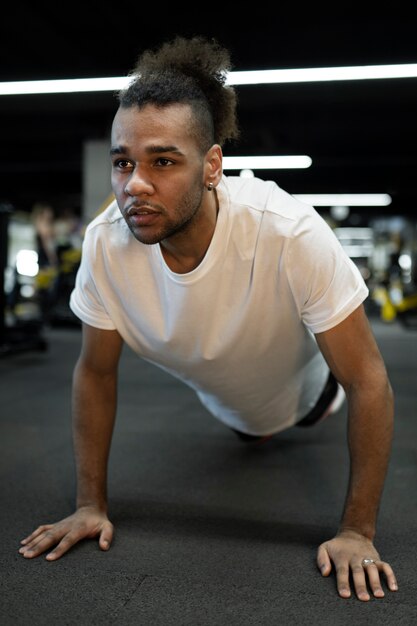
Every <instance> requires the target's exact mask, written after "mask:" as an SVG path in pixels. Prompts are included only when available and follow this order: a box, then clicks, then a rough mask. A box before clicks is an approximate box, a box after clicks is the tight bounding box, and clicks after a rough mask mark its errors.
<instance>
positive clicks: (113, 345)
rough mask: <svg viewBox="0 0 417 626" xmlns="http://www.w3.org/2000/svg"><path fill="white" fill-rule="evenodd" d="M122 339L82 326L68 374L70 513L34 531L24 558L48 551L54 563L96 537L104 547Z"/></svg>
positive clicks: (23, 551)
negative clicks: (73, 486) (73, 498)
mask: <svg viewBox="0 0 417 626" xmlns="http://www.w3.org/2000/svg"><path fill="white" fill-rule="evenodd" d="M122 345H123V343H122V339H121V337H120V335H119V334H118V333H117V332H116V331H108V330H99V329H97V328H93V327H91V326H87V325H86V324H84V325H83V342H82V349H81V354H80V357H79V359H78V361H77V364H76V366H75V369H74V376H73V392H72V404H73V406H72V414H73V439H74V452H75V462H76V471H77V505H76V511H75V513H73V514H72V515H70V516H69V517H67V518H65V519H63V520H61V521H60V522H57V523H55V524H46V525H42V526H39V527H38V528H37V529H36V530H35V531H34V532H33V533H32V534H31V535H29V536H28V537H26V539H24V540H23V541H22V544H23V545H22V548H21V549H20V550H19V552H20V553H21V554H22V555H23V556H24V557H26V558H33V557H35V556H38V555H39V554H41V553H43V552H45V551H46V550H49V549H50V548H51V547H54V546H55V547H54V549H53V550H52V551H51V552H49V554H48V555H47V557H46V558H47V559H48V560H55V559H58V558H59V557H60V556H62V555H63V554H64V553H65V552H67V551H68V550H69V549H70V548H71V547H72V546H73V545H74V544H75V543H77V542H78V541H80V540H81V539H85V538H93V537H96V536H99V545H100V547H101V548H102V549H103V550H107V549H108V548H109V547H110V543H111V540H112V537H113V526H112V524H111V522H110V521H109V519H108V517H107V463H108V457H109V452H110V445H111V439H112V434H113V426H114V420H115V415H116V404H117V370H118V363H119V359H120V354H121V350H122Z"/></svg>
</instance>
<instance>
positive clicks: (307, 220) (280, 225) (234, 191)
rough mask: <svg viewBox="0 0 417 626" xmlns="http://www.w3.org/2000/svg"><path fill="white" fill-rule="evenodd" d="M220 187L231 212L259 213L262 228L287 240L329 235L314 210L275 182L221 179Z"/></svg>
mask: <svg viewBox="0 0 417 626" xmlns="http://www.w3.org/2000/svg"><path fill="white" fill-rule="evenodd" d="M222 185H223V186H224V189H225V190H226V192H227V194H228V197H229V203H230V207H231V209H232V210H233V209H235V210H236V211H238V212H241V211H242V210H243V209H244V208H246V210H247V211H250V212H258V213H261V214H262V220H263V221H264V223H265V224H267V225H268V226H269V227H271V228H272V229H273V230H276V229H278V231H279V232H280V233H281V234H283V235H286V236H288V237H290V238H292V237H297V236H299V235H302V234H306V233H307V232H311V231H313V232H314V231H317V230H318V231H321V232H323V231H324V233H328V232H330V231H331V229H330V227H329V226H328V224H327V223H326V222H325V220H324V219H323V218H322V217H321V216H320V215H319V214H318V213H317V211H316V210H315V209H314V207H313V206H311V205H309V204H306V203H305V202H301V201H300V200H298V199H297V198H295V197H294V196H293V195H291V194H290V193H288V192H287V191H285V190H284V189H282V188H281V187H279V186H278V185H277V183H276V182H274V181H271V180H262V179H260V178H256V177H252V178H244V177H240V176H230V177H229V176H224V177H223V180H222Z"/></svg>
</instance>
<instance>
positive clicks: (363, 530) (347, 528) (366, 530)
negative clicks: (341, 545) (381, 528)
mask: <svg viewBox="0 0 417 626" xmlns="http://www.w3.org/2000/svg"><path fill="white" fill-rule="evenodd" d="M337 534H338V536H340V535H344V536H349V535H350V536H358V535H359V536H360V537H365V538H366V539H369V541H371V542H373V540H374V537H375V529H374V528H371V527H363V526H355V525H349V524H341V525H340V526H339V529H338V531H337Z"/></svg>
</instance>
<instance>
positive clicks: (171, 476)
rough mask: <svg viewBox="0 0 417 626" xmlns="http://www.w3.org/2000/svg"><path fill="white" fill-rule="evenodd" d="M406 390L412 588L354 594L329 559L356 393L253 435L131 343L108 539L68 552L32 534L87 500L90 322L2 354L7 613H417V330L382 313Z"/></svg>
mask: <svg viewBox="0 0 417 626" xmlns="http://www.w3.org/2000/svg"><path fill="white" fill-rule="evenodd" d="M372 325H373V328H374V332H375V336H376V338H377V341H378V344H379V346H380V349H381V352H382V354H383V356H384V358H385V362H386V364H387V368H388V371H389V375H390V379H391V383H392V385H393V388H394V392H395V395H396V427H395V439H394V445H393V452H392V458H391V464H390V467H389V472H388V476H387V480H386V484H385V490H384V495H383V499H382V503H381V509H380V515H379V525H378V533H377V537H376V546H377V548H378V550H379V551H380V553H381V557H382V558H383V559H384V560H387V561H389V562H390V563H391V564H392V566H393V567H394V569H395V572H396V575H397V578H398V582H399V591H398V592H396V593H392V592H389V591H388V590H386V596H385V598H383V599H378V600H375V599H371V600H370V601H369V602H367V603H365V602H360V601H359V600H357V599H356V597H355V596H352V598H350V599H349V600H343V599H341V598H339V597H338V595H337V593H336V587H335V578H334V576H333V575H331V576H330V577H329V578H322V577H321V576H320V574H319V572H318V570H317V568H316V565H315V555H316V549H317V547H318V545H319V544H320V543H321V542H322V541H325V540H326V539H329V538H331V537H332V536H333V534H334V533H335V530H336V528H337V525H338V521H339V517H340V513H341V510H342V506H343V500H344V495H345V488H346V481H347V472H348V456H347V446H346V435H345V431H346V407H345V406H344V407H343V408H342V409H341V410H340V411H339V412H338V413H337V414H335V415H333V416H331V417H329V418H328V419H327V420H325V421H324V422H323V423H321V424H319V425H317V426H315V427H313V428H311V429H297V428H293V429H291V430H288V431H286V432H284V433H281V434H280V435H278V436H276V437H275V438H274V439H272V440H270V441H268V442H267V443H265V444H263V445H261V446H259V447H256V446H255V447H253V446H250V445H248V444H245V443H243V442H241V441H240V440H239V439H238V438H237V437H236V436H235V435H234V433H232V432H231V431H229V430H228V429H227V428H226V427H225V426H223V425H222V424H221V423H219V422H217V421H216V420H214V419H213V418H212V417H210V416H209V415H208V414H207V412H206V411H205V409H204V408H203V407H202V406H201V405H200V403H199V401H198V399H197V398H196V397H195V396H194V394H193V392H192V391H191V390H190V389H188V388H187V387H185V386H184V385H182V383H180V382H178V381H177V380H176V379H174V378H172V377H171V376H169V375H168V374H166V373H165V372H164V371H162V370H160V369H156V368H155V367H154V366H152V365H151V364H149V363H147V362H144V361H142V360H140V359H138V358H137V357H136V356H134V355H133V354H132V353H131V352H130V350H129V349H128V348H125V349H124V352H123V356H122V361H121V366H120V383H119V389H120V391H119V410H118V419H117V423H116V429H115V433H114V438H113V445H112V451H111V459H110V473H109V497H110V517H111V519H112V521H113V522H114V524H115V526H116V534H115V539H114V543H113V545H112V547H111V549H110V550H109V552H106V553H105V552H101V551H100V550H99V548H98V545H97V542H96V541H95V540H88V541H84V542H82V543H80V544H79V545H77V546H75V547H74V548H73V549H72V550H71V551H70V552H69V553H68V554H67V555H66V556H64V557H63V558H62V559H60V560H58V561H56V562H52V563H50V562H47V561H46V560H45V558H44V557H38V558H37V559H33V560H26V559H24V558H23V557H22V556H20V555H19V554H18V548H19V542H20V539H22V538H23V537H25V536H26V535H27V534H29V533H30V532H31V531H32V530H33V529H34V528H35V527H36V526H38V525H39V524H42V523H51V522H54V521H57V520H59V519H61V518H62V517H64V516H66V515H68V514H70V513H71V512H72V508H73V502H74V489H75V481H74V468H73V459H72V445H71V425H70V392H71V375H72V368H73V365H74V362H75V360H76V358H77V354H78V350H79V346H80V339H81V333H80V330H79V328H78V327H72V328H47V329H46V330H45V339H46V342H47V346H48V348H47V350H46V351H36V350H33V351H25V352H21V353H16V354H10V355H8V356H5V357H3V358H2V359H0V390H1V404H0V407H1V408H0V413H1V418H0V428H1V437H0V472H1V496H2V497H1V507H0V516H1V529H2V531H1V532H2V541H1V548H0V550H1V552H0V566H1V572H2V582H1V600H0V622H1V624H2V626H25V625H26V624H27V625H28V626H29V625H30V626H37V625H44V624H45V625H46V624H53V625H59V626H62V625H72V624H74V625H77V626H80V625H82V626H83V625H88V626H93V625H100V626H107V625H113V624H114V625H116V624H117V625H121V626H129V625H135V626H138V625H144V626H159V625H161V626H171V625H172V626H188V625H189V626H198V625H201V626H214V625H215V626H234V625H236V626H246V625H252V624H257V625H258V624H259V625H262V626H270V625H271V626H272V625H277V624H285V626H293V625H294V626H300V625H303V624H308V625H309V626H312V625H316V624H317V625H318V624H320V625H323V624H325V625H327V624H329V626H337V625H338V624H346V625H349V626H351V625H352V624H354V625H355V626H360V625H362V624H363V625H365V624H366V625H367V626H368V625H369V624H371V625H373V624H382V625H385V624H387V625H388V624H389V625H391V624H394V623H395V624H396V625H397V626H398V625H400V624H404V625H407V626H411V625H414V624H416V623H417V585H416V574H415V569H414V567H415V561H416V558H415V545H416V529H417V527H416V520H417V498H416V494H417V463H416V461H417V456H416V440H417V420H416V409H417V402H416V400H417V349H416V348H417V342H416V339H417V330H416V329H413V328H405V327H404V326H402V325H401V324H400V323H398V322H397V321H396V322H393V323H391V324H384V323H382V322H381V321H379V320H378V319H376V320H372Z"/></svg>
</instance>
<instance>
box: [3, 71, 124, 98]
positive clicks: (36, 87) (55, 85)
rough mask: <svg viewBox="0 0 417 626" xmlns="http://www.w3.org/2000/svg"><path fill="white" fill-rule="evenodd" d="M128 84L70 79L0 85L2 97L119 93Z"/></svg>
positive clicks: (120, 80) (115, 79)
mask: <svg viewBox="0 0 417 626" xmlns="http://www.w3.org/2000/svg"><path fill="white" fill-rule="evenodd" d="M127 84H128V79H127V78H126V77H118V76H114V77H112V78H68V79H63V80H26V81H14V82H10V83H0V95H3V96H10V95H27V94H40V93H81V92H87V91H118V90H119V89H123V87H126V85H127Z"/></svg>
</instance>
